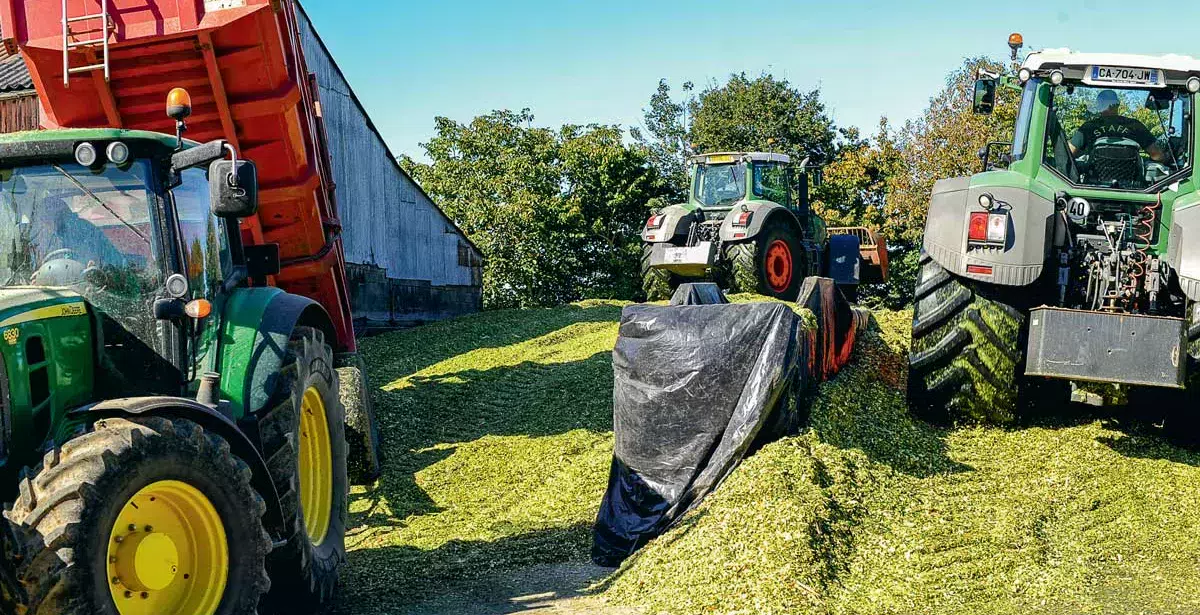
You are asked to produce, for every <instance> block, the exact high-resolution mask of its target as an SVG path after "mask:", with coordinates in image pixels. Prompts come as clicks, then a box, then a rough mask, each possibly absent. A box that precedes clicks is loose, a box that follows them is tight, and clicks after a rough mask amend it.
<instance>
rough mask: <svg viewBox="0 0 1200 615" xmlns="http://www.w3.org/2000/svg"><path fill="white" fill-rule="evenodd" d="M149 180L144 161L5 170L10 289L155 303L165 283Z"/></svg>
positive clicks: (1, 240)
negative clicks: (62, 290) (75, 290)
mask: <svg viewBox="0 0 1200 615" xmlns="http://www.w3.org/2000/svg"><path fill="white" fill-rule="evenodd" d="M149 174H150V170H149V166H148V164H147V163H145V162H136V163H134V164H133V165H132V166H130V167H129V168H128V169H124V170H122V169H118V168H116V167H113V166H111V165H109V166H106V167H104V168H103V169H100V170H91V169H88V168H85V167H82V166H79V165H77V164H74V163H72V164H49V165H39V166H32V167H21V168H16V169H0V280H3V285H4V286H42V287H79V288H80V289H82V290H84V291H89V290H90V291H95V292H99V291H103V293H104V294H107V295H117V296H121V297H127V298H129V299H131V300H136V299H141V298H144V297H148V296H152V295H153V294H154V293H155V291H156V290H157V289H158V288H159V287H160V286H161V281H162V278H163V276H162V267H161V266H160V264H159V262H158V260H157V256H156V255H157V250H156V249H155V246H157V245H159V243H158V239H157V238H156V237H157V227H156V226H155V224H154V223H153V217H152V212H151V203H152V202H153V201H154V198H153V196H152V194H153V193H152V192H151V190H150V189H149V187H148V186H149V184H148V177H149Z"/></svg>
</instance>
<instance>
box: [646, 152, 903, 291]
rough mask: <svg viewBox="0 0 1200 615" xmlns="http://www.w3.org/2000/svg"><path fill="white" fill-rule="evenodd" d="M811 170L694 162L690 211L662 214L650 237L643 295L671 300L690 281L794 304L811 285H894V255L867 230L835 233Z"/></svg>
mask: <svg viewBox="0 0 1200 615" xmlns="http://www.w3.org/2000/svg"><path fill="white" fill-rule="evenodd" d="M810 176H811V174H810V172H809V169H808V161H807V160H805V161H804V162H803V163H801V164H799V165H794V164H792V162H791V159H790V158H789V157H788V156H785V155H783V154H766V153H716V154H703V155H700V156H695V157H693V158H692V160H691V168H690V178H691V190H689V196H688V202H687V203H683V204H679V205H672V206H670V207H666V208H664V209H662V210H661V211H657V212H655V213H654V215H652V216H650V219H649V220H647V221H646V226H645V228H644V229H643V230H642V240H643V242H644V245H643V249H642V286H643V290H644V291H645V293H646V296H647V298H648V299H649V300H651V301H654V300H658V299H664V298H667V297H669V296H670V295H671V293H672V292H674V290H675V288H676V287H678V286H679V285H680V284H682V283H684V282H687V281H695V280H703V279H711V280H715V281H717V282H718V283H720V284H721V285H722V286H725V287H726V288H729V289H730V290H731V291H733V292H749V293H758V294H761V295H767V296H770V297H776V298H779V299H784V300H787V301H793V300H795V299H796V297H797V295H799V293H800V285H801V283H802V282H803V281H804V278H806V277H808V276H813V275H825V276H827V277H831V278H833V279H834V281H835V282H837V284H838V285H839V286H841V288H842V289H843V291H844V292H846V293H847V294H849V295H851V296H853V294H854V290H855V289H856V288H857V286H858V285H859V284H860V283H873V282H881V281H884V279H885V277H886V275H887V247H886V245H885V244H884V242H883V241H882V239H879V238H877V237H876V236H875V234H874V233H872V232H871V231H869V230H867V229H865V228H826V226H825V221H824V220H822V219H821V217H820V216H819V215H817V214H816V213H815V212H813V211H812V207H811V203H810V201H809V183H810Z"/></svg>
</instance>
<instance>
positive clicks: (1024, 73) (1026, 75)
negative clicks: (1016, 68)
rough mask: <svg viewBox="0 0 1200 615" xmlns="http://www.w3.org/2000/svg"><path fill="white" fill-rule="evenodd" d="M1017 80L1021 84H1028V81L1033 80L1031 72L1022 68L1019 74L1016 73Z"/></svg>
mask: <svg viewBox="0 0 1200 615" xmlns="http://www.w3.org/2000/svg"><path fill="white" fill-rule="evenodd" d="M1017 79H1020V80H1021V83H1029V80H1030V79H1033V71H1031V70H1029V69H1028V68H1022V69H1021V70H1020V72H1018V73H1017Z"/></svg>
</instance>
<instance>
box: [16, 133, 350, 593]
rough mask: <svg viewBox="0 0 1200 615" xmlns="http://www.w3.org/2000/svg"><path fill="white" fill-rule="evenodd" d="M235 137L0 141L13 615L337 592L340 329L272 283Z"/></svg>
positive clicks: (342, 488)
mask: <svg viewBox="0 0 1200 615" xmlns="http://www.w3.org/2000/svg"><path fill="white" fill-rule="evenodd" d="M189 111H190V110H189ZM186 115H187V113H185V112H183V111H180V112H179V117H180V118H181V117H185V116H186ZM233 153H234V152H233V150H232V148H231V147H230V146H229V145H228V144H226V143H225V142H223V141H216V142H212V143H207V144H203V145H200V144H195V143H184V142H183V140H182V139H180V138H177V137H172V136H169V135H163V134H157V133H150V132H141V131H126V130H115V129H81V130H50V131H42V132H36V133H18V134H14V135H5V136H3V137H0V282H2V286H0V400H2V402H3V412H2V413H0V418H2V421H3V423H2V425H0V429H2V432H0V433H2V437H0V488H2V489H3V491H4V493H3V495H4V497H5V500H6V501H9V502H11V504H10V506H9V507H8V508H7V510H6V512H5V517H6V519H7V522H5V523H0V525H3V528H4V532H3V538H4V560H3V561H2V562H0V612H17V613H31V614H39V615H51V614H54V615H64V614H71V615H83V614H95V613H98V614H107V615H114V614H121V615H140V614H147V615H149V614H171V613H179V614H185V615H209V614H213V613H221V614H230V615H240V614H247V613H256V612H262V613H268V612H280V613H307V612H313V611H316V610H319V609H321V608H323V607H324V606H325V605H327V604H328V603H329V601H330V598H331V594H332V592H333V588H334V586H335V583H336V579H337V574H338V570H339V568H340V566H341V564H342V562H343V560H344V550H345V547H344V533H345V522H346V521H345V519H346V494H347V477H346V441H345V436H344V429H345V427H344V423H343V420H344V419H343V407H342V404H341V402H340V401H339V398H338V380H337V375H336V372H335V371H334V365H333V352H332V350H331V348H330V345H329V343H328V341H327V340H330V339H332V336H333V327H332V325H331V323H330V319H329V317H328V315H327V314H326V312H325V310H324V309H323V308H322V307H321V306H320V305H318V304H316V303H314V302H313V301H311V300H309V299H305V298H302V297H299V296H296V295H290V294H287V293H284V292H283V291H281V290H279V289H277V288H271V287H267V286H265V285H263V284H262V281H265V280H266V279H268V276H271V275H274V274H275V273H277V272H278V256H277V255H275V256H274V257H272V255H271V254H269V253H257V254H256V253H251V252H252V251H250V250H248V249H243V246H242V243H241V233H240V231H239V219H240V218H244V217H248V216H253V215H255V211H256V209H257V189H258V187H257V174H256V169H255V166H254V165H253V164H252V163H250V162H247V161H244V160H236V158H234V157H233V156H231V154H233ZM230 158H233V159H230ZM268 590H269V593H268ZM260 599H261V603H260Z"/></svg>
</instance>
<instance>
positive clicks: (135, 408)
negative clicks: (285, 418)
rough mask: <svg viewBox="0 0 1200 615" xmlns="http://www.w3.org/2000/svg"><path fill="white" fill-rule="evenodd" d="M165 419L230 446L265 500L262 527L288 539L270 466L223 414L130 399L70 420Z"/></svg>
mask: <svg viewBox="0 0 1200 615" xmlns="http://www.w3.org/2000/svg"><path fill="white" fill-rule="evenodd" d="M148 415H149V416H164V417H171V418H182V419H187V420H189V421H193V422H195V423H196V424H198V425H200V426H201V427H203V428H204V429H205V430H207V431H211V432H212V433H215V434H217V435H219V436H221V437H222V438H224V439H225V441H226V442H228V443H229V447H230V449H232V450H233V454H234V455H237V457H238V459H241V460H242V461H245V462H246V465H248V466H250V471H251V472H252V473H253V477H252V479H251V483H252V484H253V485H254V489H255V490H256V491H258V493H259V495H261V496H262V497H263V499H264V500H266V503H267V512H266V514H264V515H263V524H264V525H265V526H266V529H267V532H268V533H269V534H270V535H271V536H272V537H273V538H272V539H273V540H278V539H279V538H281V537H283V536H284V535H285V531H284V530H285V529H286V528H284V525H283V509H282V508H281V507H280V503H279V492H278V491H276V490H275V483H274V482H273V481H272V480H271V472H270V470H269V469H268V468H267V462H266V461H264V460H263V458H262V455H261V454H260V453H259V449H258V446H257V445H256V444H255V443H254V442H253V441H252V440H251V439H250V436H248V435H247V434H246V432H244V431H242V429H241V428H239V427H238V425H237V424H236V423H234V422H233V420H232V419H230V418H229V417H228V416H225V415H224V414H222V413H221V412H220V411H218V410H215V409H213V408H210V407H208V406H205V405H204V404H201V403H199V402H197V401H195V400H192V399H187V398H182V397H131V398H126V399H114V400H109V401H102V402H100V403H97V404H91V405H88V406H83V407H81V408H77V409H75V410H72V411H71V412H70V413H69V418H71V419H73V420H76V421H83V422H87V423H94V422H95V421H97V420H100V419H102V418H116V417H122V416H125V417H138V416H148Z"/></svg>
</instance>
